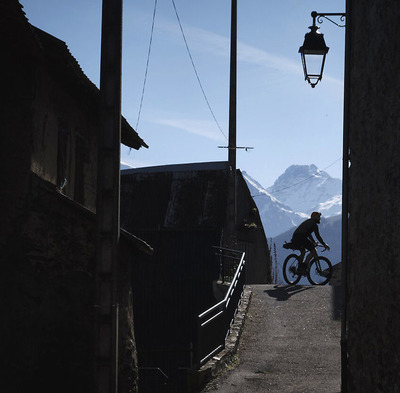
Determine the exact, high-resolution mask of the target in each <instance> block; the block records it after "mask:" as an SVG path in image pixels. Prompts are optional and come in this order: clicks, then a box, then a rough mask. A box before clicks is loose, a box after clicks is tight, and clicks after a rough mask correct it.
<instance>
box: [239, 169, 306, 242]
mask: <svg viewBox="0 0 400 393" xmlns="http://www.w3.org/2000/svg"><path fill="white" fill-rule="evenodd" d="M242 174H243V177H244V179H245V180H246V183H247V186H248V187H249V190H250V193H251V195H252V196H253V199H254V201H255V203H256V205H257V208H258V211H259V214H260V217H261V221H262V223H263V227H264V231H265V234H266V236H267V237H268V238H269V237H275V236H277V235H279V234H281V233H282V232H285V231H286V230H288V229H289V228H293V227H295V226H297V225H298V224H300V223H301V222H302V221H304V220H305V219H306V218H307V215H306V214H304V213H296V212H294V211H292V209H291V208H290V207H288V206H285V205H284V204H283V203H282V202H280V201H278V200H277V199H276V198H274V197H273V196H272V195H271V194H270V193H269V192H268V191H266V190H265V189H264V188H263V187H262V186H261V185H260V184H259V183H258V182H257V181H256V180H254V179H253V178H251V177H250V176H249V175H248V174H247V173H246V172H242Z"/></svg>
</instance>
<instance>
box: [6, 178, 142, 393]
mask: <svg viewBox="0 0 400 393" xmlns="http://www.w3.org/2000/svg"><path fill="white" fill-rule="evenodd" d="M95 236H96V221H95V215H94V213H92V212H91V211H89V210H88V209H86V208H84V207H82V206H80V205H78V204H77V203H75V202H73V201H72V200H69V199H68V198H66V197H65V196H63V195H61V194H60V193H59V192H58V191H56V189H55V186H54V185H52V184H51V183H48V182H45V181H43V180H42V179H40V178H39V177H38V176H36V175H35V174H32V175H31V177H30V186H29V192H28V193H27V195H26V198H25V204H24V206H22V207H21V210H20V215H18V216H14V220H13V225H12V226H9V227H8V236H7V238H6V241H5V245H4V246H3V247H2V249H1V255H2V262H3V263H2V272H1V275H0V298H1V302H2V303H1V304H2V313H3V317H2V323H1V324H0V335H1V337H2V340H0V353H1V354H2V356H1V362H2V364H1V366H0V369H1V373H2V378H1V385H2V387H3V388H5V390H4V391H7V392H8V393H14V392H15V393H20V392H23V391H40V392H43V393H45V392H58V393H63V392H65V393H70V392H74V393H80V392H82V393H90V392H93V391H94V390H93V389H94V386H93V381H94V380H93V354H94V352H93V350H94V337H93V332H94V324H93V304H94V270H95V244H96V243H95ZM136 253H137V249H136V247H134V246H133V245H132V244H131V243H130V242H129V240H127V239H126V238H122V237H121V252H120V261H121V262H120V277H121V280H120V285H119V290H120V348H119V352H120V378H121V379H120V386H121V390H120V391H121V392H126V393H129V392H135V391H137V386H136V384H137V360H136V348H135V347H136V345H135V340H134V333H133V312H132V290H131V279H130V277H131V274H130V267H131V263H134V262H135V255H136Z"/></svg>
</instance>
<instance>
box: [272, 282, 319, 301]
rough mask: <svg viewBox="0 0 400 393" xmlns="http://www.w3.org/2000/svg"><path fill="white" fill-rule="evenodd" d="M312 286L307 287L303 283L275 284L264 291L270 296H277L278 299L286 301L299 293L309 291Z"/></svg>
mask: <svg viewBox="0 0 400 393" xmlns="http://www.w3.org/2000/svg"><path fill="white" fill-rule="evenodd" d="M311 288H312V287H309V286H307V287H305V286H302V285H285V286H280V285H275V286H274V288H273V289H266V290H265V291H264V292H265V293H267V294H268V296H270V297H274V298H276V300H279V301H284V300H288V299H289V298H290V297H291V296H293V295H296V294H297V293H300V292H303V291H307V290H309V289H311Z"/></svg>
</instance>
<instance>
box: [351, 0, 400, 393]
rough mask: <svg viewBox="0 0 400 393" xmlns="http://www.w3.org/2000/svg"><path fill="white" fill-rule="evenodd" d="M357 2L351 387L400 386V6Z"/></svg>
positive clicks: (353, 67) (353, 57) (353, 71)
mask: <svg viewBox="0 0 400 393" xmlns="http://www.w3.org/2000/svg"><path fill="white" fill-rule="evenodd" d="M351 3H352V9H353V12H352V24H351V26H350V29H351V82H350V94H351V96H350V130H349V146H350V155H351V156H350V159H351V167H350V172H349V210H350V218H349V259H348V299H347V307H348V309H347V310H348V356H349V357H348V371H349V374H348V376H349V389H348V392H352V393H357V392H360V393H364V392H382V393H383V392H384V393H390V392H399V391H400V373H399V369H400V341H399V339H398V332H399V331H400V307H399V304H400V258H399V248H400V203H399V200H400V154H399V152H400V138H399V133H400V93H399V86H400V68H399V66H400V23H399V21H400V8H399V7H398V2H397V1H396V0H386V1H374V0H360V1H357V2H355V1H354V2H351Z"/></svg>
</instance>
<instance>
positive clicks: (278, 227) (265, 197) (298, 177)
mask: <svg viewBox="0 0 400 393" xmlns="http://www.w3.org/2000/svg"><path fill="white" fill-rule="evenodd" d="M243 177H244V179H245V180H246V183H247V185H248V187H249V190H250V192H251V195H252V196H253V199H254V201H255V203H256V205H257V208H258V210H259V213H260V217H261V221H262V223H263V226H264V231H265V234H266V236H267V237H268V238H271V237H276V236H278V235H279V234H281V233H283V232H285V231H287V230H293V229H294V228H295V227H296V226H298V225H299V224H300V223H301V222H302V221H304V220H305V219H307V218H309V217H310V214H311V212H313V211H320V212H321V213H322V216H323V217H324V218H327V217H333V216H336V215H338V214H341V210H342V195H341V191H342V185H341V183H342V182H341V180H340V179H334V178H332V177H331V176H330V175H329V174H328V173H326V172H324V171H321V170H319V169H318V168H317V167H316V166H315V165H313V164H312V165H291V166H290V167H289V168H287V169H286V171H285V173H283V174H282V175H281V176H279V177H278V179H277V180H276V181H275V183H274V184H273V185H272V186H271V187H269V188H267V189H265V188H264V187H262V186H261V185H260V183H258V182H257V181H256V180H254V179H253V178H252V177H251V176H250V175H249V174H248V173H246V172H243Z"/></svg>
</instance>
